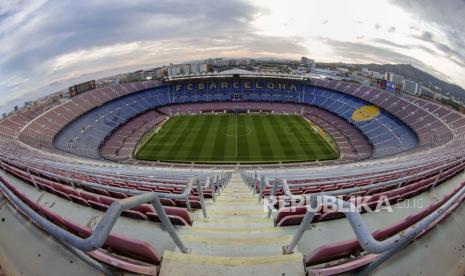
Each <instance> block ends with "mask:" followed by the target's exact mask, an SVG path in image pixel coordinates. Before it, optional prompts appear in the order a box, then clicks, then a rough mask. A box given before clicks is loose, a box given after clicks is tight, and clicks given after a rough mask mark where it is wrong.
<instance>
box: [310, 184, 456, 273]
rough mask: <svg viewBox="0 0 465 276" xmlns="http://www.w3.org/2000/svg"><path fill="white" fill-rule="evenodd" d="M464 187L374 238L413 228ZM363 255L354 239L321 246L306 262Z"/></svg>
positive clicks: (383, 238) (312, 264)
mask: <svg viewBox="0 0 465 276" xmlns="http://www.w3.org/2000/svg"><path fill="white" fill-rule="evenodd" d="M464 186H465V182H463V183H462V184H461V185H460V186H459V187H458V188H456V189H455V190H454V191H452V192H451V193H449V194H448V195H446V196H445V197H443V198H442V199H441V200H439V201H438V202H436V203H433V204H431V205H430V206H428V207H427V208H424V209H422V210H421V211H420V212H418V213H415V214H412V215H410V216H408V217H406V218H405V219H403V220H402V221H400V222H398V223H396V224H393V225H390V226H388V227H385V228H382V229H378V230H376V231H374V232H373V233H372V235H373V237H374V238H375V239H376V240H378V241H383V240H386V239H387V238H389V237H391V236H393V235H396V234H398V233H401V232H402V231H403V230H405V229H407V228H409V227H411V226H413V225H414V224H416V223H418V222H419V221H420V220H422V219H423V218H425V217H426V216H428V215H430V214H431V213H432V212H434V211H435V210H437V209H438V208H440V207H441V206H442V205H443V204H444V203H445V202H447V201H448V200H449V199H450V198H451V197H452V196H454V195H455V194H456V193H457V192H458V191H459V190H460V189H462V188H463V187H464ZM464 199H465V197H462V198H461V199H460V200H459V201H458V202H457V203H456V204H455V206H454V207H453V208H451V209H449V210H447V211H446V212H444V213H443V216H442V217H441V219H440V220H436V221H435V222H434V223H433V225H430V226H429V227H428V228H427V229H425V231H423V232H422V233H421V235H424V234H425V233H427V232H428V231H429V230H431V229H432V228H433V227H435V226H436V225H438V224H439V223H440V222H441V221H442V220H443V219H445V218H446V217H447V215H448V214H450V213H451V212H452V211H453V210H454V209H455V208H456V207H458V206H459V205H460V203H461V202H463V200H464ZM416 238H418V237H416ZM362 253H363V248H362V247H361V246H360V243H359V242H358V240H357V239H355V238H354V239H350V240H346V241H341V242H335V243H330V244H325V245H323V246H320V247H318V248H316V249H314V250H312V251H311V252H310V253H309V254H307V255H306V256H305V259H304V262H305V265H306V266H307V267H310V266H315V265H320V264H324V263H327V262H331V261H334V260H339V259H347V258H349V257H351V256H359V255H360V254H362Z"/></svg>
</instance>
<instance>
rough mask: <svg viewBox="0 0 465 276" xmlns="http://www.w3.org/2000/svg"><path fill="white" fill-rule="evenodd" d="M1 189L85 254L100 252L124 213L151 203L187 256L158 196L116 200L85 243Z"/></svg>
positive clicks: (56, 235) (149, 194)
mask: <svg viewBox="0 0 465 276" xmlns="http://www.w3.org/2000/svg"><path fill="white" fill-rule="evenodd" d="M0 188H2V190H3V191H4V192H5V194H6V195H7V196H8V197H9V198H10V199H11V200H12V201H13V203H14V204H15V205H16V206H18V207H19V208H20V209H21V211H23V212H24V213H25V214H26V215H27V216H28V217H30V218H32V219H33V220H34V222H36V223H37V224H38V225H39V226H40V227H41V228H43V229H44V230H46V231H47V232H48V233H50V234H52V235H53V236H54V237H56V238H57V239H59V240H61V241H63V242H65V243H67V244H70V245H71V246H73V247H76V248H78V249H80V250H82V251H86V252H89V251H93V250H97V249H99V248H100V247H102V245H103V244H104V243H105V241H106V239H107V238H108V236H109V235H110V232H111V230H112V228H113V226H114V225H115V223H116V220H117V219H118V218H119V217H120V215H121V213H122V212H123V211H125V210H128V209H131V208H134V207H137V206H139V205H141V204H143V203H147V202H150V203H151V204H152V206H153V207H154V209H155V211H156V212H157V215H158V216H159V218H160V222H161V224H162V226H163V229H164V230H166V231H167V232H168V234H169V235H170V236H171V238H172V239H173V241H174V243H175V244H176V246H177V247H178V248H179V250H181V252H183V253H188V250H187V248H186V247H185V246H184V244H183V243H182V241H181V240H180V238H179V236H178V235H177V234H176V231H175V229H174V226H173V224H172V223H171V221H170V220H169V218H168V216H167V215H166V212H165V210H164V209H163V206H162V204H161V202H160V197H159V196H158V194H157V193H154V192H151V193H144V194H140V195H135V196H132V197H128V198H125V199H118V200H115V201H114V202H113V203H112V204H111V205H110V207H109V208H108V209H107V211H106V212H105V214H104V215H103V216H102V219H101V220H100V222H99V223H98V224H97V226H96V228H95V230H94V231H93V232H92V234H91V235H90V236H89V237H87V238H85V239H84V238H81V237H79V236H76V235H74V234H72V233H70V232H68V231H66V230H65V229H63V228H61V227H59V226H57V225H56V224H54V223H52V222H50V221H48V220H47V219H45V218H44V217H42V216H41V215H39V214H38V213H36V212H35V211H34V210H33V209H32V208H30V207H29V206H28V205H27V204H25V203H24V202H22V201H21V200H20V199H19V198H18V197H17V196H16V195H15V194H14V193H13V192H11V191H10V190H9V189H8V187H7V186H6V185H5V184H3V183H2V181H0Z"/></svg>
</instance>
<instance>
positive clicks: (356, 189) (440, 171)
mask: <svg viewBox="0 0 465 276" xmlns="http://www.w3.org/2000/svg"><path fill="white" fill-rule="evenodd" d="M464 162H465V158H462V159H458V160H456V161H454V162H451V163H448V164H444V165H441V166H439V167H436V168H434V169H431V170H427V171H423V172H420V173H417V174H415V175H409V176H404V177H400V178H396V179H392V180H388V181H383V182H378V183H375V184H367V185H363V186H358V187H354V188H347V189H338V190H334V191H327V192H318V193H314V194H312V195H332V196H337V195H344V194H350V193H354V192H359V191H366V190H371V189H374V188H382V187H386V186H393V185H399V186H401V185H402V184H403V183H405V182H407V181H411V180H414V179H417V178H421V177H424V176H426V175H428V174H432V173H436V172H437V173H438V175H439V177H440V176H441V175H442V174H443V172H444V169H449V168H452V167H454V166H457V165H460V164H463V163H464ZM439 177H437V179H439ZM266 181H267V178H265V183H263V182H261V183H260V190H261V192H260V195H262V190H263V189H264V188H265V187H269V186H270V185H269V183H266ZM283 181H285V180H282V179H275V181H274V183H273V185H271V195H270V197H273V196H275V193H276V190H277V188H278V186H279V187H280V188H283V185H282V183H283ZM436 184H437V181H436V182H435V184H434V185H436ZM286 186H287V190H285V193H286V192H287V194H286V195H287V196H291V197H292V196H294V195H292V194H291V193H290V192H289V188H290V187H289V185H287V183H286ZM305 186H306V185H305V184H293V185H292V187H293V188H294V187H305Z"/></svg>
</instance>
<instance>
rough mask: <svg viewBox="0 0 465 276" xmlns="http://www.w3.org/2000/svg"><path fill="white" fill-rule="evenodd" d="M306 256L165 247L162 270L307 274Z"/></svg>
mask: <svg viewBox="0 0 465 276" xmlns="http://www.w3.org/2000/svg"><path fill="white" fill-rule="evenodd" d="M302 260H303V256H302V254H300V253H295V254H291V255H276V256H259V257H222V256H203V255H195V254H183V253H179V252H173V251H165V254H164V256H163V263H162V266H161V270H160V275H161V276H167V275H192V272H193V271H195V274H196V275H204V276H209V275H215V276H216V275H222V276H229V275H231V276H232V275H270V276H275V275H276V276H282V275H286V276H291V275H292V276H294V275H296V276H297V275H305V270H304V265H303V261H302Z"/></svg>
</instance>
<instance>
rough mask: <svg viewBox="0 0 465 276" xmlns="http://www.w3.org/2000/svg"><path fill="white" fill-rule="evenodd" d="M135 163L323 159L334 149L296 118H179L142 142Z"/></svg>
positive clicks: (256, 161)
mask: <svg viewBox="0 0 465 276" xmlns="http://www.w3.org/2000/svg"><path fill="white" fill-rule="evenodd" d="M147 138H148V140H146V142H145V143H144V144H141V145H140V147H139V149H138V151H137V152H136V156H135V157H136V159H140V160H151V161H168V162H197V163H270V162H300V161H312V160H328V159H335V158H337V157H338V153H337V152H336V151H335V150H334V148H333V147H332V146H331V145H330V144H329V143H328V142H327V141H325V140H324V138H323V137H322V135H321V134H320V133H319V132H318V131H315V130H314V129H313V128H312V126H311V125H310V123H309V122H307V121H306V120H305V119H303V118H302V117H301V116H294V115H272V114H266V115H264V114H240V115H236V114H220V115H219V114H216V115H212V114H209V115H183V116H175V117H172V118H171V119H169V121H168V122H166V124H165V125H164V126H163V127H161V128H160V129H159V131H158V132H157V133H155V134H153V135H152V136H151V137H147Z"/></svg>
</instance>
